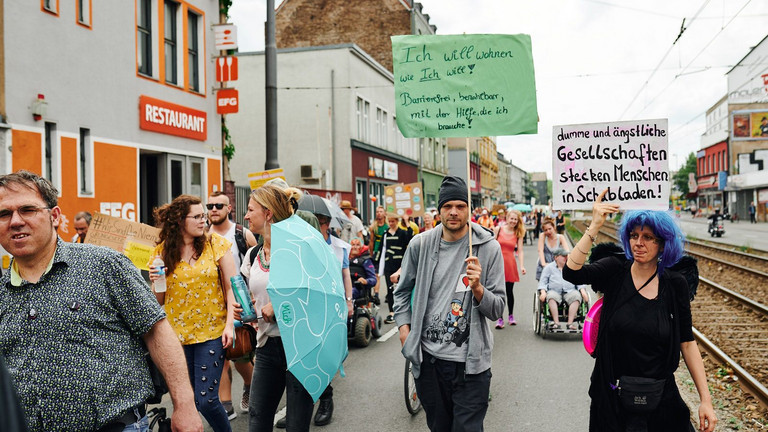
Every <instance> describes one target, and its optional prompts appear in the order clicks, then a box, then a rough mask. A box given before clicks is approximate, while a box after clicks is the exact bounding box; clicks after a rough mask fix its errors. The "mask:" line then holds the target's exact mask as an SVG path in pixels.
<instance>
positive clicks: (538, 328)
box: [533, 289, 592, 339]
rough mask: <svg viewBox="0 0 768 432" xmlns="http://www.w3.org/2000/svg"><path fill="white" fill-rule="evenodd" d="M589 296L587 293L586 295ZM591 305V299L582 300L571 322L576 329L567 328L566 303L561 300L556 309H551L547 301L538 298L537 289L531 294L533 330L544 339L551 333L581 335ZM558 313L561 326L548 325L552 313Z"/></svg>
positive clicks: (550, 321)
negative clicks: (556, 327)
mask: <svg viewBox="0 0 768 432" xmlns="http://www.w3.org/2000/svg"><path fill="white" fill-rule="evenodd" d="M587 297H589V295H587ZM591 305H592V299H591V297H590V299H589V301H586V302H585V301H584V299H582V301H581V302H580V303H579V309H578V310H577V311H576V318H574V319H573V323H574V324H576V326H577V328H578V329H577V330H571V329H569V328H568V327H567V326H566V325H565V323H567V322H568V304H567V303H566V302H565V300H563V301H561V302H560V304H558V305H557V310H556V311H552V310H551V309H550V307H549V302H548V301H541V300H539V290H538V289H537V290H536V292H535V293H534V294H533V332H534V333H536V334H537V335H539V336H541V337H542V338H544V339H546V338H547V336H548V335H553V334H566V335H567V334H577V335H581V334H582V332H583V331H584V320H585V318H586V317H587V312H589V308H590V306H591ZM553 312H554V313H557V314H558V319H559V321H560V325H561V328H559V329H553V328H551V327H550V323H552V322H554V321H553V320H552V313H553Z"/></svg>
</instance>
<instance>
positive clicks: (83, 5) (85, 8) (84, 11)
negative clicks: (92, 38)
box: [77, 0, 92, 27]
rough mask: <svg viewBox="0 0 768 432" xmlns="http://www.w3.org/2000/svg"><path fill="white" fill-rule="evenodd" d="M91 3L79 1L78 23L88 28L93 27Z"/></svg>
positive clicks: (85, 0) (83, 0)
mask: <svg viewBox="0 0 768 432" xmlns="http://www.w3.org/2000/svg"><path fill="white" fill-rule="evenodd" d="M91 1H92V0H77V23H78V24H81V25H84V26H86V27H90V26H91Z"/></svg>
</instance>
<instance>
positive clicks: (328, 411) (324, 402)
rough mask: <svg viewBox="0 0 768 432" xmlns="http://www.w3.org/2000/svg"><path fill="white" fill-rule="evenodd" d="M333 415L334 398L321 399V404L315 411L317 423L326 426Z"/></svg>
mask: <svg viewBox="0 0 768 432" xmlns="http://www.w3.org/2000/svg"><path fill="white" fill-rule="evenodd" d="M331 417H333V399H320V404H319V405H318V407H317V412H316V413H315V425H317V426H325V425H327V424H328V423H330V422H331Z"/></svg>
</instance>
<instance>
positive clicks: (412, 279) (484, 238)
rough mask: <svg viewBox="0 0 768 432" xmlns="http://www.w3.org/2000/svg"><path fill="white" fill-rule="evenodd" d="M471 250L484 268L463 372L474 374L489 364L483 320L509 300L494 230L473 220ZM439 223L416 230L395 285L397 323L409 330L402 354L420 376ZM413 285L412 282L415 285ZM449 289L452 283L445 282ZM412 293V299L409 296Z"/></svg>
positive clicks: (492, 316)
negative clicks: (481, 296) (423, 334)
mask: <svg viewBox="0 0 768 432" xmlns="http://www.w3.org/2000/svg"><path fill="white" fill-rule="evenodd" d="M471 226H472V254H473V255H474V256H476V257H478V259H479V261H480V267H481V268H482V274H481V280H480V283H481V284H482V285H483V287H484V288H485V292H484V293H483V300H482V301H481V302H480V303H478V302H477V299H475V298H474V296H473V297H472V302H471V307H470V308H469V312H468V313H469V317H470V321H469V322H470V330H469V349H468V351H467V362H466V373H468V374H478V373H480V372H484V371H486V370H488V369H489V368H490V367H491V352H492V351H493V335H492V334H491V329H490V327H489V326H488V323H487V322H486V320H484V319H477V318H478V315H476V314H478V313H479V314H480V316H484V317H485V318H487V319H489V320H492V321H495V320H497V319H499V318H501V316H502V314H503V313H504V306H505V305H506V302H507V296H506V293H505V285H504V259H503V257H502V256H501V247H500V246H499V243H498V242H497V241H496V240H494V238H493V234H491V233H490V232H488V231H486V230H485V228H483V227H481V226H480V225H478V224H476V223H472V224H471ZM442 234H443V228H442V227H441V226H440V225H438V226H437V227H436V228H435V229H432V230H429V231H426V232H424V233H421V234H419V235H417V236H416V237H414V238H413V240H411V242H410V243H409V244H408V249H407V250H406V251H405V257H403V264H402V271H401V272H400V273H401V274H400V281H399V282H398V284H397V289H395V294H394V297H395V321H396V322H397V326H398V327H400V326H402V325H405V324H410V326H411V332H410V334H409V335H408V338H407V339H406V341H405V344H404V345H403V349H402V353H403V356H404V357H405V358H407V359H408V360H410V361H411V363H412V364H413V375H414V376H415V377H417V378H418V376H419V373H420V368H421V361H422V358H421V335H422V333H423V324H424V314H425V313H426V309H427V301H428V299H429V287H430V285H432V276H433V273H434V272H435V267H436V266H437V260H438V257H437V254H438V252H439V251H440V238H441V236H442ZM414 287H416V288H415V289H414ZM446 289H453V287H446ZM411 295H413V300H411Z"/></svg>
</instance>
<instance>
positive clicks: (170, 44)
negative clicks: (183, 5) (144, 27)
mask: <svg viewBox="0 0 768 432" xmlns="http://www.w3.org/2000/svg"><path fill="white" fill-rule="evenodd" d="M178 9H179V5H178V3H174V2H171V1H167V2H165V35H164V44H165V82H167V83H168V84H178V83H179V78H178V53H177V51H176V49H177V46H178V40H177V34H176V29H177V25H176V24H177V17H176V12H177V11H178Z"/></svg>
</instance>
